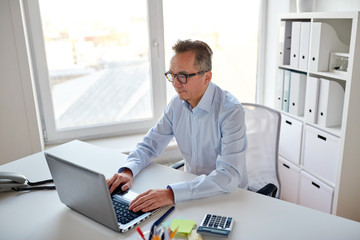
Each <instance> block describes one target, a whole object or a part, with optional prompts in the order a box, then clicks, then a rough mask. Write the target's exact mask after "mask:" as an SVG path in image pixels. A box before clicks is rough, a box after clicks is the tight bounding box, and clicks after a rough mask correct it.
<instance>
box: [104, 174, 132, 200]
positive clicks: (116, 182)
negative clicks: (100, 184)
mask: <svg viewBox="0 0 360 240" xmlns="http://www.w3.org/2000/svg"><path fill="white" fill-rule="evenodd" d="M106 182H107V185H108V187H109V188H110V189H109V191H110V194H111V193H112V192H113V191H114V190H115V189H116V188H117V187H118V186H120V185H122V186H121V190H122V191H126V190H128V189H129V188H131V186H132V183H133V174H132V172H131V170H130V169H128V168H125V169H124V170H123V171H122V172H121V173H115V174H114V176H113V177H112V178H110V179H107V180H106Z"/></svg>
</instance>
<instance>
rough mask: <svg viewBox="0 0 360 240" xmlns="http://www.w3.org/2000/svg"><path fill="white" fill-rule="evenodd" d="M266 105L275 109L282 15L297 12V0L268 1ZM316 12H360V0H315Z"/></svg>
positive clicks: (265, 74)
mask: <svg viewBox="0 0 360 240" xmlns="http://www.w3.org/2000/svg"><path fill="white" fill-rule="evenodd" d="M267 4H268V13H267V30H266V31H267V33H266V56H265V58H266V61H265V67H264V69H265V72H264V78H265V79H264V82H265V94H264V104H265V105H267V106H270V107H274V99H275V77H276V71H275V70H276V60H277V42H278V29H279V20H278V15H279V14H280V13H287V12H296V0H270V1H268V3H267ZM314 11H315V12H346V11H360V0H315V9H314Z"/></svg>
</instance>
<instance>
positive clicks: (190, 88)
mask: <svg viewBox="0 0 360 240" xmlns="http://www.w3.org/2000/svg"><path fill="white" fill-rule="evenodd" d="M194 61H195V54H194V53H193V52H184V53H178V54H176V55H175V56H174V57H173V58H172V59H171V62H170V71H171V72H172V73H173V74H179V73H184V74H192V73H197V72H199V69H197V68H195V66H194ZM210 80H211V72H210V71H209V72H205V73H204V74H202V75H195V76H193V77H190V78H188V80H187V83H186V84H182V83H180V82H179V81H178V80H177V79H176V80H175V81H174V82H173V86H174V88H175V90H176V92H177V93H178V95H179V98H180V99H182V100H186V101H188V102H189V103H190V105H191V107H192V108H194V107H196V105H197V104H198V103H199V101H200V99H201V97H202V96H203V95H204V93H205V91H206V88H207V86H208V84H209V82H210Z"/></svg>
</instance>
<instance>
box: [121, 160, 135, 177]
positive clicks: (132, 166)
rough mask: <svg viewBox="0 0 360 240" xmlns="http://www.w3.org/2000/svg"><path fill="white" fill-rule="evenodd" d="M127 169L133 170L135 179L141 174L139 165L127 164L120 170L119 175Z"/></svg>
mask: <svg viewBox="0 0 360 240" xmlns="http://www.w3.org/2000/svg"><path fill="white" fill-rule="evenodd" d="M125 168H128V169H130V170H131V172H132V174H133V178H134V177H135V176H136V175H137V174H138V173H139V172H140V171H139V170H138V168H137V165H136V164H134V163H132V162H127V163H125V164H124V165H123V166H122V167H121V168H119V170H118V173H121V172H122V171H123V170H124V169H125Z"/></svg>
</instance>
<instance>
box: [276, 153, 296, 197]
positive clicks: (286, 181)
mask: <svg viewBox="0 0 360 240" xmlns="http://www.w3.org/2000/svg"><path fill="white" fill-rule="evenodd" d="M278 169H279V178H280V183H281V199H283V200H285V201H288V202H292V203H298V193H299V182H300V168H299V167H297V166H296V165H294V164H292V163H291V162H289V161H287V160H285V159H284V158H282V157H280V156H279V163H278Z"/></svg>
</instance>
